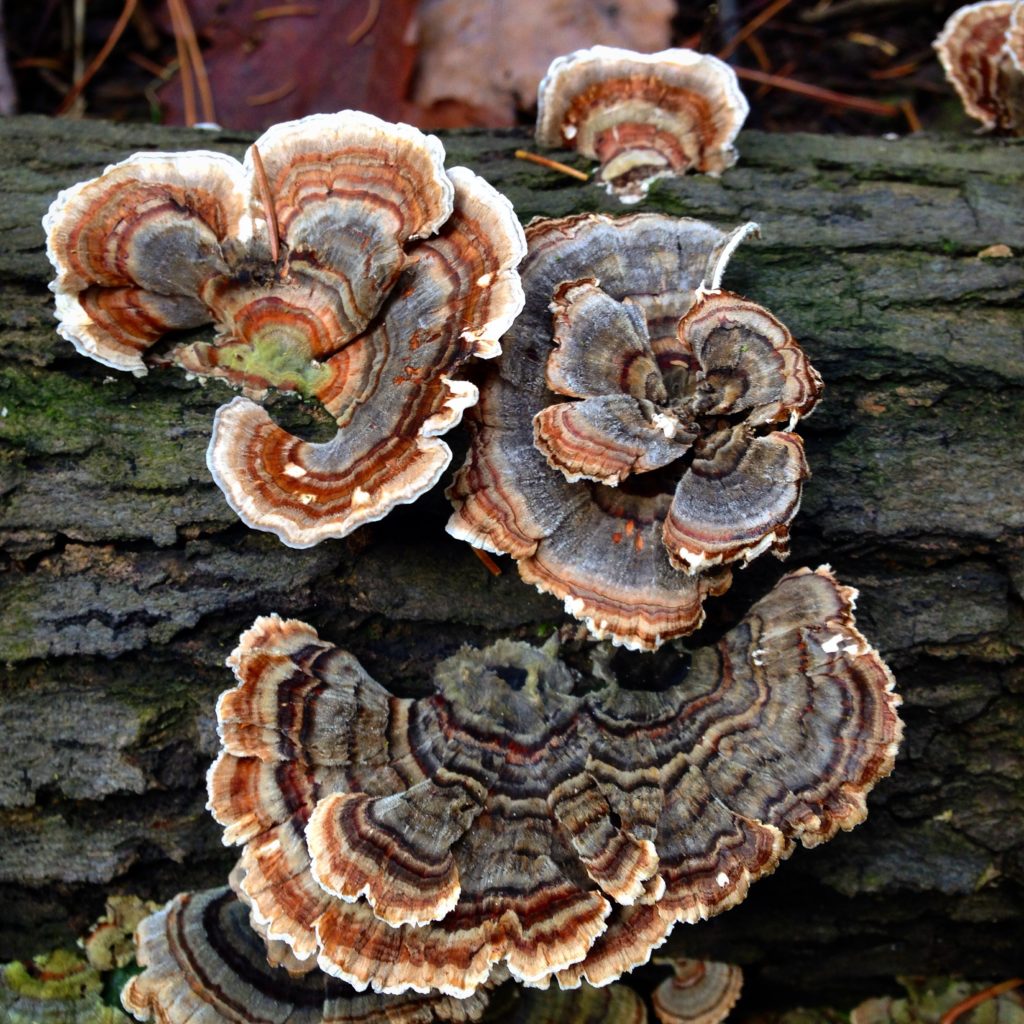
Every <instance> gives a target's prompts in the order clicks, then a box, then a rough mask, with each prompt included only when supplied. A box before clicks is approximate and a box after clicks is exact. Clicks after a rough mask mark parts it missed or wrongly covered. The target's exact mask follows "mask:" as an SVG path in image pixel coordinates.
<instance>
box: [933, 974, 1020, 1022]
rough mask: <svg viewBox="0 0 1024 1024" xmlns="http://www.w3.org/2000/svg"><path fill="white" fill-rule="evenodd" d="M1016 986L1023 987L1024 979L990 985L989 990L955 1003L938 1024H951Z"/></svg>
mask: <svg viewBox="0 0 1024 1024" xmlns="http://www.w3.org/2000/svg"><path fill="white" fill-rule="evenodd" d="M1018 985H1024V978H1010V980H1009V981H1001V982H1000V983H999V984H998V985H992V986H991V987H989V988H986V989H982V990H981V991H980V992H975V993H974V995H973V996H969V997H968V998H967V999H965V1000H964V1001H963V1002H960V1003H957V1004H956V1006H954V1007H952V1008H951V1009H949V1010H947V1011H946V1012H945V1013H944V1014H943V1015H942V1016H941V1017H940V1018H939V1024H953V1022H954V1021H956V1020H959V1018H960V1017H962V1016H963V1015H964V1014H965V1013H967V1011H968V1010H973V1009H974V1008H975V1007H976V1006H980V1005H981V1004H982V1003H984V1002H985V1001H986V1000H989V999H995V997H996V996H1001V995H1002V994H1003V993H1004V992H1009V991H1011V990H1012V989H1015V988H1016V987H1017V986H1018Z"/></svg>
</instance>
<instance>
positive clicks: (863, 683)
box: [209, 569, 901, 995]
mask: <svg viewBox="0 0 1024 1024" xmlns="http://www.w3.org/2000/svg"><path fill="white" fill-rule="evenodd" d="M853 596H854V595H853V592H852V591H850V590H849V589H847V588H844V587H841V586H839V585H838V584H837V583H836V581H835V580H834V579H833V578H832V576H831V575H830V574H829V573H828V572H827V571H826V570H824V569H820V570H818V571H817V572H810V571H809V570H802V571H800V572H797V573H794V574H792V575H790V576H787V577H785V578H784V579H783V580H782V582H781V583H780V584H779V585H778V586H777V587H776V588H775V590H773V591H772V592H771V593H770V594H769V595H768V596H767V597H765V598H764V599H763V600H762V601H761V602H759V603H758V604H757V605H756V606H755V607H754V609H753V610H752V611H751V613H750V614H749V615H748V616H747V617H746V618H745V619H744V620H743V621H742V622H741V623H740V624H739V625H738V626H737V627H736V628H735V629H733V630H732V631H731V632H730V633H729V634H727V636H726V637H725V638H724V639H723V640H722V641H721V642H720V643H719V644H718V645H717V646H716V647H711V648H705V649H702V650H700V651H697V652H696V653H695V654H694V655H693V659H692V665H691V667H690V670H689V673H688V675H687V677H686V679H685V682H681V683H680V684H679V685H677V686H674V687H671V688H669V689H667V690H666V691H664V692H661V693H640V692H633V691H626V690H621V689H619V688H618V687H617V686H615V685H613V684H608V685H606V686H605V687H604V688H601V689H597V690H594V691H590V692H585V693H582V694H578V693H577V692H576V686H575V683H576V681H575V679H574V677H573V675H572V674H571V673H570V672H569V670H568V669H567V668H566V667H565V666H564V665H563V664H562V663H561V662H559V661H557V660H555V659H553V658H552V657H550V656H549V655H548V654H546V653H544V652H542V651H539V650H536V649H534V648H531V647H529V646H527V645H525V644H520V643H513V642H511V641H500V642H499V643H497V644H495V645H494V646H492V647H490V648H488V649H486V650H484V651H468V650H466V651H463V652H462V653H460V654H458V655H456V656H455V657H453V658H450V659H448V660H447V661H445V662H442V663H441V664H440V665H438V666H437V668H436V669H435V672H434V685H435V688H436V689H435V693H434V694H433V695H432V696H429V697H425V698H421V699H415V700H413V699H400V698H397V697H394V696H391V695H390V694H389V693H388V692H387V691H386V690H385V689H384V688H383V687H381V686H380V685H379V684H377V683H376V682H374V680H372V679H371V678H370V677H369V676H368V675H367V674H366V673H365V671H363V669H362V668H361V667H360V666H359V664H358V663H357V662H356V661H355V659H353V658H352V657H351V656H350V655H348V654H346V653H345V652H344V651H340V650H337V649H336V648H334V647H332V646H331V645H330V644H327V643H325V642H324V641H322V640H320V639H318V637H317V635H316V633H315V632H314V631H313V630H312V629H311V628H310V627H309V626H306V625H304V624H303V623H300V622H296V621H282V620H281V619H278V618H276V617H270V618H261V619H258V620H257V622H256V623H255V624H254V626H253V627H252V628H251V629H250V630H248V631H247V632H246V633H245V634H243V636H242V638H241V641H240V643H239V646H238V648H237V649H236V650H235V652H234V653H233V654H232V656H231V658H230V659H229V664H230V665H231V666H232V668H233V669H234V671H235V673H236V675H237V677H238V680H239V685H238V686H237V687H236V688H235V689H232V690H229V691H227V692H226V693H225V694H224V695H223V696H222V697H221V699H220V702H219V704H218V710H217V713H218V721H219V729H220V734H221V739H222V742H223V746H224V752H223V753H222V754H221V755H220V757H219V758H218V759H217V761H216V762H215V764H214V765H213V767H212V768H211V770H210V775H209V792H210V802H209V807H210V809H211V811H213V814H214V817H215V818H216V819H217V820H218V821H219V822H220V823H221V824H222V825H223V826H224V828H225V832H224V839H225V842H227V843H238V844H241V845H243V847H244V850H243V853H242V860H241V864H242V867H243V869H244V872H245V874H244V877H243V878H242V879H241V881H240V885H241V888H242V890H243V891H244V893H245V895H246V898H247V899H248V900H249V901H251V904H252V913H253V915H254V917H255V918H256V920H257V922H258V924H259V927H260V930H261V931H263V932H264V933H265V934H266V935H267V936H268V937H270V938H271V939H275V940H276V939H280V940H284V941H285V942H287V943H288V945H289V946H291V948H292V951H293V953H294V954H295V955H296V956H297V957H298V958H299V959H301V960H308V959H309V958H311V957H313V956H316V958H317V962H318V963H319V965H320V967H321V968H322V969H323V970H325V971H327V972H329V973H331V974H333V975H335V976H337V977H339V978H342V979H343V980H345V981H348V982H349V983H351V984H353V985H356V986H357V987H361V988H362V987H365V986H367V985H372V986H373V987H374V988H375V989H376V990H378V991H381V992H401V991H405V990H407V989H410V988H411V989H416V990H417V991H425V990H427V989H432V988H433V989H438V990H440V991H442V992H446V993H449V994H452V995H466V994H468V993H470V992H472V991H473V990H474V989H476V988H477V987H478V986H479V985H481V984H483V983H484V982H485V981H487V979H488V978H489V977H490V976H491V974H492V971H493V970H494V968H495V967H496V966H498V965H500V964H501V963H502V962H504V963H506V964H507V966H508V969H509V971H510V972H511V973H512V975H513V976H514V977H516V978H518V979H519V980H521V981H524V982H526V983H527V984H531V985H539V986H544V985H547V984H549V983H550V981H551V980H552V979H553V978H554V979H557V981H558V983H559V984H560V985H562V986H563V987H573V986H575V985H578V984H580V982H581V981H583V980H586V981H588V982H590V983H592V984H597V985H602V984H607V983H608V982H609V981H612V980H614V979H615V978H616V977H618V976H619V975H620V974H621V973H622V972H623V971H625V970H629V969H630V968H632V967H634V966H636V965H637V964H639V963H643V962H644V961H645V960H646V959H647V958H648V957H649V956H650V953H651V950H652V949H653V948H655V947H656V946H658V945H660V944H661V942H663V941H664V939H665V937H666V936H667V935H668V933H669V932H670V931H671V929H672V927H673V926H674V925H675V924H676V923H678V922H680V921H688V922H692V921H697V920H699V919H701V918H705V917H708V916H711V915H713V914H716V913H718V912H720V911H722V910H725V909H726V908H728V907H730V906H732V905H734V904H735V903H737V902H739V901H740V900H741V899H742V898H743V896H744V895H745V893H746V890H747V888H748V886H749V884H750V882H751V881H753V880H754V879H756V878H758V877H760V876H761V875H763V874H766V873H768V872H770V871H771V870H773V869H774V867H775V865H776V864H777V863H778V861H779V859H780V858H782V857H784V856H786V855H787V854H788V853H789V852H790V851H791V850H792V848H793V846H794V843H795V842H796V841H797V840H799V841H800V842H802V843H803V844H804V845H806V846H813V845H816V844H817V843H820V842H823V841H825V840H826V839H828V838H830V837H831V836H832V835H834V834H835V832H836V831H838V830H839V829H840V828H852V827H853V826H854V825H856V824H857V823H859V822H860V821H861V820H862V819H863V817H864V815H865V813H866V811H865V795H866V793H867V792H868V790H870V789H871V787H872V786H873V785H874V784H875V782H876V781H877V780H878V779H879V778H881V777H883V776H884V775H886V774H887V773H888V772H889V770H890V769H891V767H892V761H893V758H894V756H895V751H896V747H897V744H898V741H899V736H900V729H901V726H900V722H899V719H898V717H897V715H896V706H897V704H898V702H899V701H898V698H897V697H895V695H894V694H893V693H892V685H893V683H892V677H891V675H890V674H889V672H888V670H887V669H886V667H885V665H884V664H883V663H882V661H881V659H880V658H879V657H878V655H877V654H876V652H875V651H873V650H872V649H871V647H870V646H868V644H867V642H866V641H865V640H864V638H863V637H862V636H861V635H860V634H859V633H858V632H857V631H856V629H855V627H854V624H853V616H852V602H853Z"/></svg>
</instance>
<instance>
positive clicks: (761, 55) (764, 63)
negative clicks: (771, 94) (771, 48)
mask: <svg viewBox="0 0 1024 1024" xmlns="http://www.w3.org/2000/svg"><path fill="white" fill-rule="evenodd" d="M745 42H746V44H747V49H748V50H750V52H751V53H752V54H753V55H754V60H756V61H757V66H758V67H759V68H760V69H761V70H762V71H771V69H772V62H771V58H770V57H769V56H768V51H767V50H766V49H765V48H764V43H762V42H761V40H760V39H758V38H757V36H747V38H746V40H745ZM761 88H762V89H763V88H764V86H762V87H761Z"/></svg>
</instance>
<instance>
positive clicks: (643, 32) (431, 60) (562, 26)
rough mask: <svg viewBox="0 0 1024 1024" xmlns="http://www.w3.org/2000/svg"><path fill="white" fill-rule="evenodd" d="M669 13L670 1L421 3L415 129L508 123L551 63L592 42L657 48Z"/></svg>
mask: <svg viewBox="0 0 1024 1024" xmlns="http://www.w3.org/2000/svg"><path fill="white" fill-rule="evenodd" d="M674 13H675V4H674V3H673V2H672V0H616V2H614V3H613V2H601V3H594V2H593V0H423V3H422V4H421V7H420V15H419V20H420V34H419V43H420V57H419V65H418V76H417V81H416V87H415V93H414V96H413V99H414V101H415V102H416V104H417V106H419V107H421V108H422V112H421V114H420V116H419V118H418V123H419V124H420V125H421V126H426V127H433V128H441V127H468V126H480V127H500V126H504V125H511V124H514V123H515V117H516V109H517V108H519V109H527V110H528V109H531V108H532V107H533V106H534V105H535V104H536V102H537V86H538V85H539V84H540V80H541V79H542V78H543V77H544V74H545V72H546V71H547V69H548V65H549V64H550V63H551V61H552V60H554V58H555V57H558V56H560V55H561V54H563V53H569V52H571V51H572V50H578V49H581V48H582V47H588V46H594V45H595V44H598V43H604V44H606V45H610V46H621V47H625V48H627V49H630V50H643V51H648V52H649V51H653V50H661V49H664V48H665V47H666V46H668V45H669V29H670V22H671V19H672V16H673V14H674Z"/></svg>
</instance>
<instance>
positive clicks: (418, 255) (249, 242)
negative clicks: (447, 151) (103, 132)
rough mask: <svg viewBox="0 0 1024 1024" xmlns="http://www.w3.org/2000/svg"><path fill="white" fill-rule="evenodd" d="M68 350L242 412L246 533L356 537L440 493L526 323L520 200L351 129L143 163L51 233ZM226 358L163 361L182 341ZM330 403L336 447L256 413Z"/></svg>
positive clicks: (402, 137) (89, 192)
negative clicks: (188, 385)
mask: <svg viewBox="0 0 1024 1024" xmlns="http://www.w3.org/2000/svg"><path fill="white" fill-rule="evenodd" d="M44 226H45V228H46V231H47V252H48V254H49V257H50V260H51V262H52V263H53V265H54V268H55V269H56V271H57V277H56V279H55V280H54V282H53V284H52V285H51V288H52V290H53V291H54V292H55V293H56V297H57V316H58V319H59V320H60V325H59V327H58V330H59V332H60V333H61V334H62V336H63V337H65V338H66V339H67V340H69V341H70V342H71V343H72V344H73V345H74V346H75V347H76V349H78V351H79V352H81V353H82V354H83V355H87V356H89V357H90V358H93V359H96V360H97V361H99V362H101V363H103V364H104V365H106V366H110V367H113V368H115V369H121V370H130V371H132V372H134V373H137V374H144V373H146V371H147V369H148V365H149V363H150V362H151V361H152V360H153V359H163V360H165V361H166V360H169V361H171V362H173V363H175V364H176V365H178V366H180V367H181V368H182V369H184V370H186V371H188V372H189V373H192V374H195V375H198V376H204V377H219V378H222V379H224V380H226V381H227V382H228V383H230V384H232V385H234V386H236V387H238V388H240V389H241V390H242V391H243V392H244V394H245V396H246V397H244V398H242V397H240V398H237V399H235V400H234V401H233V402H231V403H229V404H228V405H226V406H223V407H222V408H221V409H220V410H219V411H218V414H217V418H216V420H215V424H214V430H213V439H212V441H211V443H210V447H209V451H208V454H207V463H208V466H209V468H210V472H211V474H212V475H213V478H214V480H215V481H216V483H217V484H218V486H219V487H220V488H221V490H222V491H223V492H224V494H225V496H226V497H227V500H228V502H229V504H230V505H231V506H232V508H233V509H234V510H235V511H236V512H237V513H238V515H239V516H240V517H241V518H242V519H243V520H244V521H245V522H246V523H247V524H248V525H250V526H253V527H255V528H257V529H261V530H269V531H271V532H273V533H276V534H277V535H278V537H280V538H281V540H282V541H284V543H286V544H288V545H290V546H292V547H300V548H301V547H310V546H312V545H314V544H316V543H318V542H319V541H320V540H322V539H324V538H326V537H342V536H345V535H346V534H348V533H350V532H351V531H352V530H354V529H356V528H357V527H358V526H360V525H362V524H363V523H366V522H372V521H374V520H377V519H380V518H382V517H383V516H384V515H386V514H387V513H388V512H389V511H390V510H391V509H392V508H393V507H394V506H395V505H397V504H401V503H405V502H409V501H413V500H414V499H415V498H416V497H418V496H419V495H420V494H422V493H423V492H424V491H426V490H428V489H429V488H430V487H432V486H433V485H434V484H435V483H436V482H437V480H438V478H439V477H440V474H441V473H442V472H443V471H444V469H445V467H446V466H447V465H448V463H449V461H450V460H451V451H450V450H449V448H448V446H447V445H446V444H445V443H444V442H443V441H441V440H440V439H439V435H441V434H443V433H445V432H446V431H447V430H449V429H450V428H451V427H452V426H454V425H455V424H456V423H458V422H459V420H460V419H461V416H462V411H463V410H464V409H465V408H466V407H467V406H469V405H472V404H473V403H474V402H475V401H476V398H477V392H476V388H475V387H474V386H473V385H472V384H471V383H469V382H467V381H464V380H461V379H459V374H460V372H461V371H462V368H463V366H464V364H465V363H466V362H467V361H468V360H469V359H470V358H471V357H473V356H477V357H481V358H490V357H493V356H494V355H496V354H497V353H498V351H499V348H498V338H500V336H501V335H502V333H503V332H504V331H505V329H506V328H507V327H508V325H509V324H510V323H511V322H512V320H513V318H514V317H515V315H516V313H517V312H518V311H519V309H520V307H521V305H522V289H521V287H520V285H519V279H518V275H517V274H516V271H515V267H516V265H517V264H518V263H519V261H520V259H521V258H522V256H523V253H524V251H525V242H524V240H523V235H522V229H521V228H520V227H519V223H518V221H517V220H516V217H515V214H514V212H513V210H512V206H511V204H510V203H509V202H508V200H507V199H505V198H504V197H503V196H501V195H499V194H498V193H497V192H496V191H495V190H494V189H493V188H491V186H490V185H488V184H487V183H486V182H484V181H483V179H482V178H479V177H478V176H477V175H475V174H473V173H472V172H471V171H468V170H466V169H465V168H453V169H452V170H450V171H448V172H445V170H444V150H443V149H442V147H441V144H440V143H439V142H438V140H437V139H435V138H433V137H432V136H426V135H423V134H422V133H420V132H419V131H417V130H416V129H414V128H410V127H409V126H407V125H392V124H388V123H387V122H384V121H380V120H379V119H377V118H375V117H372V116H370V115H368V114H362V113H359V112H355V111H344V112H342V113H340V114H330V115H322V114H319V115H312V116H311V117H307V118H304V119H302V120H301V121H294V122H288V123H285V124H280V125H275V126H274V127H273V128H271V129H270V130H269V131H267V132H266V133H265V134H264V135H263V136H261V137H260V138H259V139H258V140H257V142H256V143H255V144H254V146H253V147H252V148H251V149H250V150H249V152H248V154H247V155H246V159H245V163H244V164H239V163H238V162H237V161H235V160H232V159H231V158H229V157H226V156H223V155H221V154H218V153H204V152H196V153H178V154H171V153H142V154H136V155H135V156H133V157H130V158H129V159H128V160H125V161H124V162H123V163H120V164H117V165H115V166H114V167H110V168H108V169H107V170H106V171H105V172H104V173H103V174H102V175H100V176H99V177H98V178H95V179H93V180H91V181H87V182H84V183H82V184H80V185H76V186H74V187H73V188H71V189H68V190H67V191H65V192H62V193H61V194H60V196H58V198H57V199H56V200H55V201H54V203H53V205H52V206H51V208H50V211H49V212H48V214H47V216H46V218H45V220H44ZM207 324H213V325H214V331H213V332H212V337H211V338H210V340H200V341H181V342H179V343H178V344H176V345H173V346H172V347H171V348H170V350H169V353H166V354H160V355H157V354H155V353H154V352H153V351H152V349H153V346H154V345H155V344H156V342H158V341H159V340H160V339H161V338H163V336H164V335H165V334H167V333H168V332H170V331H175V330H182V329H187V328H196V327H201V326H204V325H207ZM270 389H275V390H278V391H291V392H296V393H298V394H299V395H301V396H303V397H304V398H307V399H314V400H316V401H318V402H319V403H320V405H321V406H322V407H323V408H324V409H325V410H326V411H327V413H328V414H329V415H330V416H331V417H333V419H334V420H335V422H336V423H337V426H338V433H337V435H336V436H335V438H334V439H333V440H332V441H329V442H327V443H324V444H312V443H308V442H306V441H303V440H301V439H300V438H298V437H294V436H292V435H291V434H289V433H288V432H287V431H285V430H283V429H282V428H280V427H278V426H277V425H276V424H275V423H274V422H273V421H272V420H271V419H270V417H269V416H268V415H267V413H266V412H265V411H264V410H263V409H262V408H261V407H260V406H259V405H258V404H256V401H254V399H260V398H262V397H263V396H265V395H266V393H267V392H268V390H270Z"/></svg>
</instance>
